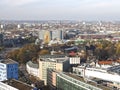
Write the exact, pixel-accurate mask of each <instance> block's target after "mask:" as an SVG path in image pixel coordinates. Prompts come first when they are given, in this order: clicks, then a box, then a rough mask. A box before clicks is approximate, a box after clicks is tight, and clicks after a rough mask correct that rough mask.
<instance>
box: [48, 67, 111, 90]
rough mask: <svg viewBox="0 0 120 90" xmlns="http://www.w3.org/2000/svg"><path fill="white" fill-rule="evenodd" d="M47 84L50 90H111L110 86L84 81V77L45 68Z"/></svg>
mask: <svg viewBox="0 0 120 90" xmlns="http://www.w3.org/2000/svg"><path fill="white" fill-rule="evenodd" d="M47 73H48V75H47V84H48V86H49V87H50V90H111V88H108V87H105V86H102V85H97V83H94V82H87V83H86V82H85V80H84V78H82V77H78V76H77V75H74V74H70V73H63V72H58V71H56V70H53V69H48V70H47Z"/></svg>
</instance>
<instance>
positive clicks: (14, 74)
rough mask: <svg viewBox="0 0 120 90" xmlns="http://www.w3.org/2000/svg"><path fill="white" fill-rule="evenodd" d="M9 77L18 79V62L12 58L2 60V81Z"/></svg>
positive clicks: (0, 72) (0, 73) (0, 75)
mask: <svg viewBox="0 0 120 90" xmlns="http://www.w3.org/2000/svg"><path fill="white" fill-rule="evenodd" d="M7 79H18V63H17V62H15V61H13V60H11V59H5V60H0V81H4V80H7Z"/></svg>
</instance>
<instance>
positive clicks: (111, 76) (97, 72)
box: [73, 66, 120, 88]
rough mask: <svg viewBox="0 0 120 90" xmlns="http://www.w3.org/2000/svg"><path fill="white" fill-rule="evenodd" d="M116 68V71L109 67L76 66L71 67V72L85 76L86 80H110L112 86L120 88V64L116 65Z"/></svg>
mask: <svg viewBox="0 0 120 90" xmlns="http://www.w3.org/2000/svg"><path fill="white" fill-rule="evenodd" d="M116 69H117V70H116V71H114V70H113V71H111V70H109V69H101V68H96V67H83V66H78V67H73V72H74V73H76V74H77V75H79V76H82V77H84V78H87V79H88V80H90V79H93V78H98V79H101V80H105V81H108V82H112V85H113V86H115V87H117V88H120V72H119V70H120V66H116ZM108 70H109V71H108ZM117 71H118V72H117Z"/></svg>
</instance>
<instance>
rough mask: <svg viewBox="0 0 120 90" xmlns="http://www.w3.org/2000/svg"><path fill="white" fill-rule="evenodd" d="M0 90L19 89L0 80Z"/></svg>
mask: <svg viewBox="0 0 120 90" xmlns="http://www.w3.org/2000/svg"><path fill="white" fill-rule="evenodd" d="M0 90H19V89H17V88H14V87H12V86H10V85H7V84H5V83H2V82H0Z"/></svg>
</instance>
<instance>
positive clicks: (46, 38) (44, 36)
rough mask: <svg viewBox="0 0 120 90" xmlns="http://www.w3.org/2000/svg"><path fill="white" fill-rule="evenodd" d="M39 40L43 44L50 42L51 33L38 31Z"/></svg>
mask: <svg viewBox="0 0 120 90" xmlns="http://www.w3.org/2000/svg"><path fill="white" fill-rule="evenodd" d="M39 39H40V40H43V41H44V43H49V41H50V40H51V31H47V30H41V31H39Z"/></svg>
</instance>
